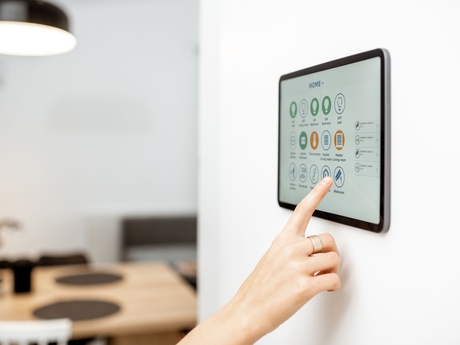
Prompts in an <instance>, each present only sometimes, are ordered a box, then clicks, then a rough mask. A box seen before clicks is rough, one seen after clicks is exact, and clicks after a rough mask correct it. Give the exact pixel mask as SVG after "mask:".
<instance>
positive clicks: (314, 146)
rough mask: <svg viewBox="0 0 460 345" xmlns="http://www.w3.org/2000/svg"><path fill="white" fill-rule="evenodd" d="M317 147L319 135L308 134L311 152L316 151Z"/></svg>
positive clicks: (314, 133)
mask: <svg viewBox="0 0 460 345" xmlns="http://www.w3.org/2000/svg"><path fill="white" fill-rule="evenodd" d="M318 145H319V135H318V133H316V132H312V133H311V134H310V146H311V148H312V149H313V150H316V149H317V148H318Z"/></svg>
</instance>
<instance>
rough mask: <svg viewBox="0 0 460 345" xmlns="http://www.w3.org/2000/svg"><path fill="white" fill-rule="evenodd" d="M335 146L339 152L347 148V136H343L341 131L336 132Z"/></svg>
mask: <svg viewBox="0 0 460 345" xmlns="http://www.w3.org/2000/svg"><path fill="white" fill-rule="evenodd" d="M334 145H335V148H336V149H337V150H339V151H340V150H341V149H343V147H344V146H345V134H343V132H342V131H341V130H338V131H337V132H335V135H334Z"/></svg>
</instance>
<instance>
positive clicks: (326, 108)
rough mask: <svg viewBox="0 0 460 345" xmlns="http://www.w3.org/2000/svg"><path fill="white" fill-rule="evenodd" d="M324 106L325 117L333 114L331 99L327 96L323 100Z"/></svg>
mask: <svg viewBox="0 0 460 345" xmlns="http://www.w3.org/2000/svg"><path fill="white" fill-rule="evenodd" d="M322 106H323V113H324V115H329V113H330V112H331V99H330V98H329V96H325V97H324V98H323V103H322Z"/></svg>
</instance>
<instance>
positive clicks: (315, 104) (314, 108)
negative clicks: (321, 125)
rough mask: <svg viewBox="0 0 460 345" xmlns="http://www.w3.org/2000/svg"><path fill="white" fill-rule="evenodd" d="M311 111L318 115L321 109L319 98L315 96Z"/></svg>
mask: <svg viewBox="0 0 460 345" xmlns="http://www.w3.org/2000/svg"><path fill="white" fill-rule="evenodd" d="M310 111H311V114H312V115H313V116H316V115H318V111H319V101H318V99H317V98H313V99H312V100H311V103H310Z"/></svg>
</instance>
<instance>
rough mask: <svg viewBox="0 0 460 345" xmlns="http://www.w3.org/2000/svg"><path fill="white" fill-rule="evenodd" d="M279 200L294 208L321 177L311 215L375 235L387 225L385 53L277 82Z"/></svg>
mask: <svg viewBox="0 0 460 345" xmlns="http://www.w3.org/2000/svg"><path fill="white" fill-rule="evenodd" d="M278 140H279V142H278V147H279V150H278V203H279V205H280V206H281V207H285V208H289V209H294V208H295V207H296V205H297V204H298V203H299V202H300V201H301V200H302V199H303V198H304V197H305V196H306V195H307V194H308V193H309V192H310V191H311V190H312V189H313V188H314V186H315V185H316V184H317V183H318V182H319V181H320V180H321V179H322V178H323V177H325V176H331V177H332V179H333V184H332V187H331V189H330V190H329V193H328V195H327V196H326V197H325V198H324V199H323V200H322V202H321V204H320V205H319V207H318V208H317V210H316V211H315V213H314V214H313V215H314V216H316V217H320V218H324V219H328V220H331V221H334V222H338V223H342V224H346V225H349V226H353V227H357V228H360V229H365V230H370V231H373V232H384V231H387V230H388V229H389V226H390V55H389V53H388V51H387V50H385V49H375V50H372V51H367V52H364V53H360V54H356V55H353V56H348V57H345V58H341V59H338V60H334V61H330V62H326V63H323V64H320V65H317V66H313V67H309V68H306V69H303V70H300V71H297V72H293V73H289V74H286V75H283V76H281V78H280V81H279V136H278Z"/></svg>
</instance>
